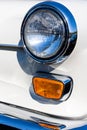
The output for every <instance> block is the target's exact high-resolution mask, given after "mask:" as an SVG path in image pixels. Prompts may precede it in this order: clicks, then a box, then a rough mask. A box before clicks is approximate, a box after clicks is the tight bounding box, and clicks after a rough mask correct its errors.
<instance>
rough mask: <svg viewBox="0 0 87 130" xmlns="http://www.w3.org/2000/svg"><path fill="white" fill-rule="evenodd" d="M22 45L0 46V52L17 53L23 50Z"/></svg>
mask: <svg viewBox="0 0 87 130" xmlns="http://www.w3.org/2000/svg"><path fill="white" fill-rule="evenodd" d="M23 48H24V47H23V45H16V44H0V50H7V51H17V50H20V49H23Z"/></svg>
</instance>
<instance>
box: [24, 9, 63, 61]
mask: <svg viewBox="0 0 87 130" xmlns="http://www.w3.org/2000/svg"><path fill="white" fill-rule="evenodd" d="M64 40H65V26H64V22H63V20H62V18H61V17H60V15H58V14H57V13H56V12H54V11H52V10H50V9H39V10H36V11H34V12H33V13H31V14H30V15H29V17H28V18H27V20H26V23H25V27H24V41H25V45H26V47H27V49H28V51H29V52H30V53H31V54H32V55H33V56H35V57H37V58H42V59H49V58H52V57H53V56H55V55H56V54H57V53H58V51H59V49H60V48H61V46H62V44H63V42H64Z"/></svg>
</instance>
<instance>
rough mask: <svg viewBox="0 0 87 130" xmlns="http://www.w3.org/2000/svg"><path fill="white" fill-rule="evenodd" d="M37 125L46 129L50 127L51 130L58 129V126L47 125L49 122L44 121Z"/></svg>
mask: <svg viewBox="0 0 87 130" xmlns="http://www.w3.org/2000/svg"><path fill="white" fill-rule="evenodd" d="M39 125H40V126H42V127H45V128H48V129H52V130H60V128H59V127H58V126H55V125H49V124H45V123H39Z"/></svg>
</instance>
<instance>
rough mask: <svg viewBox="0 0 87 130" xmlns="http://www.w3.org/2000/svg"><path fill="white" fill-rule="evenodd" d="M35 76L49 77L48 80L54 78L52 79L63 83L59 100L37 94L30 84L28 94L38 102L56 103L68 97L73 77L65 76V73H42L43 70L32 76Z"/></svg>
mask: <svg viewBox="0 0 87 130" xmlns="http://www.w3.org/2000/svg"><path fill="white" fill-rule="evenodd" d="M36 77H38V78H46V79H50V80H54V81H60V82H61V83H63V85H64V89H63V93H62V97H61V98H60V99H59V100H57V99H47V98H44V97H41V96H39V95H37V94H36V93H35V91H34V86H33V85H32V86H31V87H30V94H31V96H32V98H34V99H35V100H37V101H38V102H41V103H47V104H58V103H61V102H63V101H66V100H67V99H68V98H69V97H70V95H71V93H72V89H73V79H72V78H71V77H69V76H66V75H58V74H52V73H44V72H38V73H36V74H35V75H34V76H33V78H36ZM32 84H33V83H32Z"/></svg>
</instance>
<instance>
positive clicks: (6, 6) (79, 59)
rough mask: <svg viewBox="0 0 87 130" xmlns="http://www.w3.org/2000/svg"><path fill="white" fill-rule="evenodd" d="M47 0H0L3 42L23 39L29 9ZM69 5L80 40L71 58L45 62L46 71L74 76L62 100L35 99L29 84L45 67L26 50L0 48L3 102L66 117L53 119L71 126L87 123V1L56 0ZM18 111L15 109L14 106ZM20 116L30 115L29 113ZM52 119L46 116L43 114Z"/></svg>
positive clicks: (0, 40)
mask: <svg viewBox="0 0 87 130" xmlns="http://www.w3.org/2000/svg"><path fill="white" fill-rule="evenodd" d="M43 1H44V0H31V1H30V0H0V44H1V46H2V45H5V46H6V45H12V46H18V45H19V42H20V39H21V37H20V29H21V24H22V21H23V19H24V16H25V14H26V13H27V11H28V10H29V9H30V8H32V7H33V6H34V5H36V4H37V3H40V2H43ZM55 1H56V2H59V3H61V4H63V5H64V6H66V7H67V8H68V9H69V10H70V11H71V13H72V14H73V16H74V18H75V20H76V23H77V32H78V37H77V43H76V46H75V49H74V51H73V52H72V54H71V55H70V56H69V58H68V59H67V60H66V61H64V62H63V63H62V64H60V65H58V66H57V65H56V67H55V68H53V66H51V68H50V66H45V65H44V66H45V67H44V70H45V71H46V72H51V73H57V74H63V75H68V76H70V77H72V78H73V81H74V85H73V91H72V93H71V96H70V97H69V99H68V100H66V101H64V102H62V103H60V104H44V103H40V102H38V101H36V100H34V99H33V98H32V97H31V95H30V93H29V87H30V86H31V83H32V76H33V74H34V73H35V72H36V71H37V70H39V71H42V70H43V66H40V65H37V64H36V63H34V61H33V60H30V61H27V58H26V55H25V53H24V51H22V50H18V51H9V50H5V49H2V48H0V102H4V103H9V104H14V105H17V106H20V107H24V108H28V109H33V110H35V111H40V112H42V113H47V114H51V115H55V116H59V117H64V118H65V119H63V118H62V119H57V118H55V119H51V117H50V122H52V123H59V124H64V125H66V128H65V129H71V128H75V127H78V126H82V125H85V124H87V86H86V85H87V60H86V58H87V17H86V13H87V1H85V0H73V1H72V0H55ZM9 110H11V109H9V108H8V107H7V108H6V107H4V104H3V103H0V113H2V114H3V113H8V114H9V113H10V115H17V114H15V112H13V111H10V112H8V111H9ZM14 111H15V110H14ZM20 115H21V118H23V119H27V114H25V115H26V116H25V115H22V114H20ZM40 119H44V120H45V121H49V119H48V118H47V117H40Z"/></svg>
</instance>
